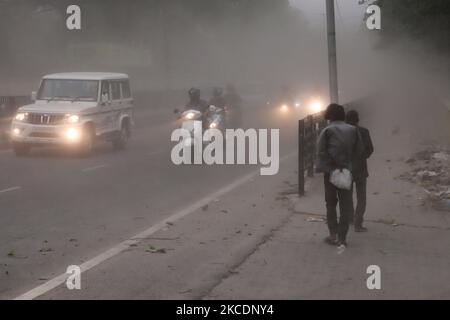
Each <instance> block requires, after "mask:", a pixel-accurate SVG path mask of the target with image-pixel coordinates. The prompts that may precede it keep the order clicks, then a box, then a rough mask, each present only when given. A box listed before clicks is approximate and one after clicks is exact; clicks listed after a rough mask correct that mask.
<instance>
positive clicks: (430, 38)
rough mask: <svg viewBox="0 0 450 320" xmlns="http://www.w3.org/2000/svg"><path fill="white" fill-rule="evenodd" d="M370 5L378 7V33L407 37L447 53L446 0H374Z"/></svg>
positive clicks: (449, 15) (449, 10)
mask: <svg viewBox="0 0 450 320" xmlns="http://www.w3.org/2000/svg"><path fill="white" fill-rule="evenodd" d="M365 2H366V3H367V2H369V1H365ZM373 3H374V4H377V5H379V6H380V7H381V8H382V33H383V34H384V35H385V36H386V37H390V38H392V37H396V36H402V35H403V36H404V35H408V36H411V37H413V38H415V39H418V40H424V41H427V42H429V43H430V44H432V45H433V46H435V47H437V48H439V49H441V50H445V51H449V52H450V1H449V0H376V1H374V2H373Z"/></svg>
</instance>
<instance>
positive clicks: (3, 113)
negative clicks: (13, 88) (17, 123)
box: [0, 96, 31, 146]
mask: <svg viewBox="0 0 450 320" xmlns="http://www.w3.org/2000/svg"><path fill="white" fill-rule="evenodd" d="M29 103H31V97H30V96H0V146H2V145H3V144H6V143H7V142H8V138H9V136H8V131H9V127H10V125H11V120H12V117H13V116H14V114H15V113H16V111H17V109H18V108H19V107H21V106H23V105H26V104H29Z"/></svg>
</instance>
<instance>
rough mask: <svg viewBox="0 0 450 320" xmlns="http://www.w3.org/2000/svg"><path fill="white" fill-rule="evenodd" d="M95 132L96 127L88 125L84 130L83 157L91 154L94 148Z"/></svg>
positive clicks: (81, 147)
mask: <svg viewBox="0 0 450 320" xmlns="http://www.w3.org/2000/svg"><path fill="white" fill-rule="evenodd" d="M94 142H95V132H94V128H92V127H91V126H87V127H86V128H85V129H84V130H83V138H82V141H81V146H80V155H81V156H83V157H86V156H89V155H90V154H91V153H92V150H93V149H94Z"/></svg>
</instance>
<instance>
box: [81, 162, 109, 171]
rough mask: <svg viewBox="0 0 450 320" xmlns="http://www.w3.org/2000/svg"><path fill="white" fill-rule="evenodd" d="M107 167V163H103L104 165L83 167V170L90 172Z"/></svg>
mask: <svg viewBox="0 0 450 320" xmlns="http://www.w3.org/2000/svg"><path fill="white" fill-rule="evenodd" d="M106 167H107V165H106V164H102V165H99V166H95V167H89V168H86V169H83V170H81V171H83V172H90V171H95V170H98V169H102V168H106Z"/></svg>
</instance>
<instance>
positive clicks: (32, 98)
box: [31, 91, 37, 102]
mask: <svg viewBox="0 0 450 320" xmlns="http://www.w3.org/2000/svg"><path fill="white" fill-rule="evenodd" d="M36 99H37V92H36V91H33V92H31V101H33V102H34V101H36Z"/></svg>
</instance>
